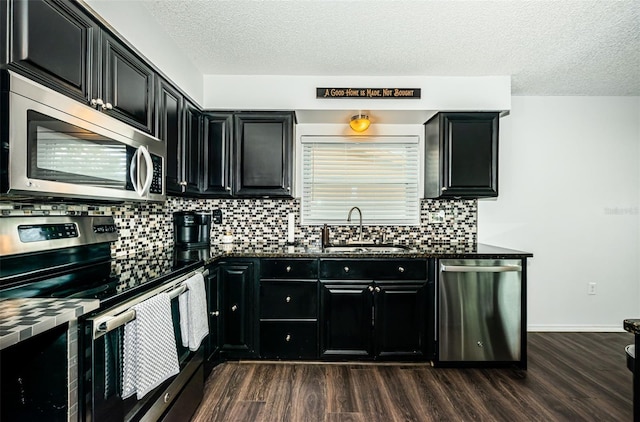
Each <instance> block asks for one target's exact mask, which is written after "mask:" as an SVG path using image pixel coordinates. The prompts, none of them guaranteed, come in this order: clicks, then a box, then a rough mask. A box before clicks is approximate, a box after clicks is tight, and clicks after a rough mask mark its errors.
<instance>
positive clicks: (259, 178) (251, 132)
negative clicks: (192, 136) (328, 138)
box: [202, 111, 293, 198]
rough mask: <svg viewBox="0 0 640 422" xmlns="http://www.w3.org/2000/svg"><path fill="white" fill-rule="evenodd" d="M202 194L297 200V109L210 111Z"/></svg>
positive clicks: (206, 113)
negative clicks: (295, 182)
mask: <svg viewBox="0 0 640 422" xmlns="http://www.w3.org/2000/svg"><path fill="white" fill-rule="evenodd" d="M203 156H204V163H203V167H204V173H203V178H204V182H203V186H202V195H203V196H207V197H222V198H256V197H280V198H291V197H292V196H293V192H292V186H291V184H292V180H293V113H292V112H268V111H264V112H237V113H231V112H205V113H204V137H203Z"/></svg>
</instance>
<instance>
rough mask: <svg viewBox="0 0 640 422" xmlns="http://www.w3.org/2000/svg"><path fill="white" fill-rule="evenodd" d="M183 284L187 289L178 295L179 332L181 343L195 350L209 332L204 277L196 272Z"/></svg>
mask: <svg viewBox="0 0 640 422" xmlns="http://www.w3.org/2000/svg"><path fill="white" fill-rule="evenodd" d="M185 284H186V285H187V290H186V291H185V292H184V293H182V294H181V295H180V296H179V297H178V305H179V308H180V333H181V334H182V345H183V346H185V347H188V348H189V350H193V351H196V350H198V348H199V347H200V343H202V340H203V339H204V338H205V337H206V336H207V334H209V320H208V317H207V295H206V293H205V290H204V277H203V276H202V274H201V273H197V274H196V275H194V276H193V277H190V278H189V279H188V280H187V281H185Z"/></svg>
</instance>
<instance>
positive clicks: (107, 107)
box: [102, 103, 113, 110]
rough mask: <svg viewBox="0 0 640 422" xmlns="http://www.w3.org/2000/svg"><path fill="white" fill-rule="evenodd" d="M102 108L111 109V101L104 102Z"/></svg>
mask: <svg viewBox="0 0 640 422" xmlns="http://www.w3.org/2000/svg"><path fill="white" fill-rule="evenodd" d="M102 109H103V110H113V105H111V103H106V104H105V105H103V106H102Z"/></svg>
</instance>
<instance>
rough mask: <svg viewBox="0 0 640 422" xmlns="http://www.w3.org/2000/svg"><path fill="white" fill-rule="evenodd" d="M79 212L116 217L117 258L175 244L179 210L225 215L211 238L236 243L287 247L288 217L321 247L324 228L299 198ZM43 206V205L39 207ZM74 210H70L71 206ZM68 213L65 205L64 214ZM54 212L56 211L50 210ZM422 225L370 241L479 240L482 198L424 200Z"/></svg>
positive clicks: (342, 236) (340, 238) (369, 235)
mask: <svg viewBox="0 0 640 422" xmlns="http://www.w3.org/2000/svg"><path fill="white" fill-rule="evenodd" d="M73 207H76V208H78V209H79V210H86V209H89V212H90V213H93V214H105V215H109V214H110V215H113V217H114V220H115V222H116V225H117V226H118V229H119V233H120V238H119V240H118V241H117V242H115V243H114V245H113V246H112V252H113V253H114V254H117V255H122V254H127V253H129V252H132V251H139V250H142V249H158V248H162V247H165V246H167V245H171V244H172V243H173V213H174V212H175V211H212V210H215V209H220V210H221V211H222V224H219V225H215V224H214V225H212V227H211V240H212V242H214V243H218V242H220V239H221V237H222V236H223V235H224V234H226V233H231V234H232V235H233V236H234V242H236V243H285V242H286V240H287V218H288V215H289V214H290V213H293V214H295V216H296V227H295V239H296V242H299V243H303V244H315V245H319V244H320V236H321V227H320V226H302V225H300V201H299V200H297V199H292V200H291V199H290V200H285V199H186V198H178V197H169V198H168V199H167V201H166V202H165V203H164V204H156V203H135V204H127V205H112V206H83V205H74V206H73ZM36 208H37V206H36ZM67 209H68V207H67ZM58 211H59V212H60V213H64V211H65V206H64V205H62V206H60V209H59V210H58ZM50 212H51V213H52V214H54V213H55V212H56V211H50ZM420 214H421V216H420V220H421V222H420V225H419V226H364V227H363V238H364V239H365V240H374V241H375V240H378V239H380V236H381V232H382V231H385V232H386V241H387V242H397V243H405V244H416V243H419V244H439V243H458V244H474V243H476V242H477V201H476V200H431V199H423V200H422V201H421V213H420ZM434 214H437V215H441V216H442V215H443V221H441V222H440V221H439V222H435V221H430V218H429V217H430V216H433V215H434ZM329 228H330V232H331V236H330V240H331V242H332V243H339V242H344V241H347V240H349V239H352V238H353V239H356V238H357V234H358V226H357V224H356V225H353V226H348V225H346V214H345V225H344V226H336V225H331V226H329Z"/></svg>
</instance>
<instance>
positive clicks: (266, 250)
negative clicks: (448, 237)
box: [209, 243, 533, 262]
mask: <svg viewBox="0 0 640 422" xmlns="http://www.w3.org/2000/svg"><path fill="white" fill-rule="evenodd" d="M404 246H406V250H403V251H399V252H375V251H366V252H326V251H323V250H322V248H320V247H319V246H313V245H295V246H288V245H284V244H254V243H232V244H214V245H211V256H210V261H209V262H212V261H215V260H217V259H220V258H224V257H229V258H243V257H244V258H381V259H391V258H458V259H465V258H471V259H473V258H495V259H498V258H515V259H520V258H530V257H532V256H533V254H532V253H530V252H523V251H518V250H513V249H506V248H500V247H497V246H491V245H484V244H438V245H422V244H418V245H404Z"/></svg>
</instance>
